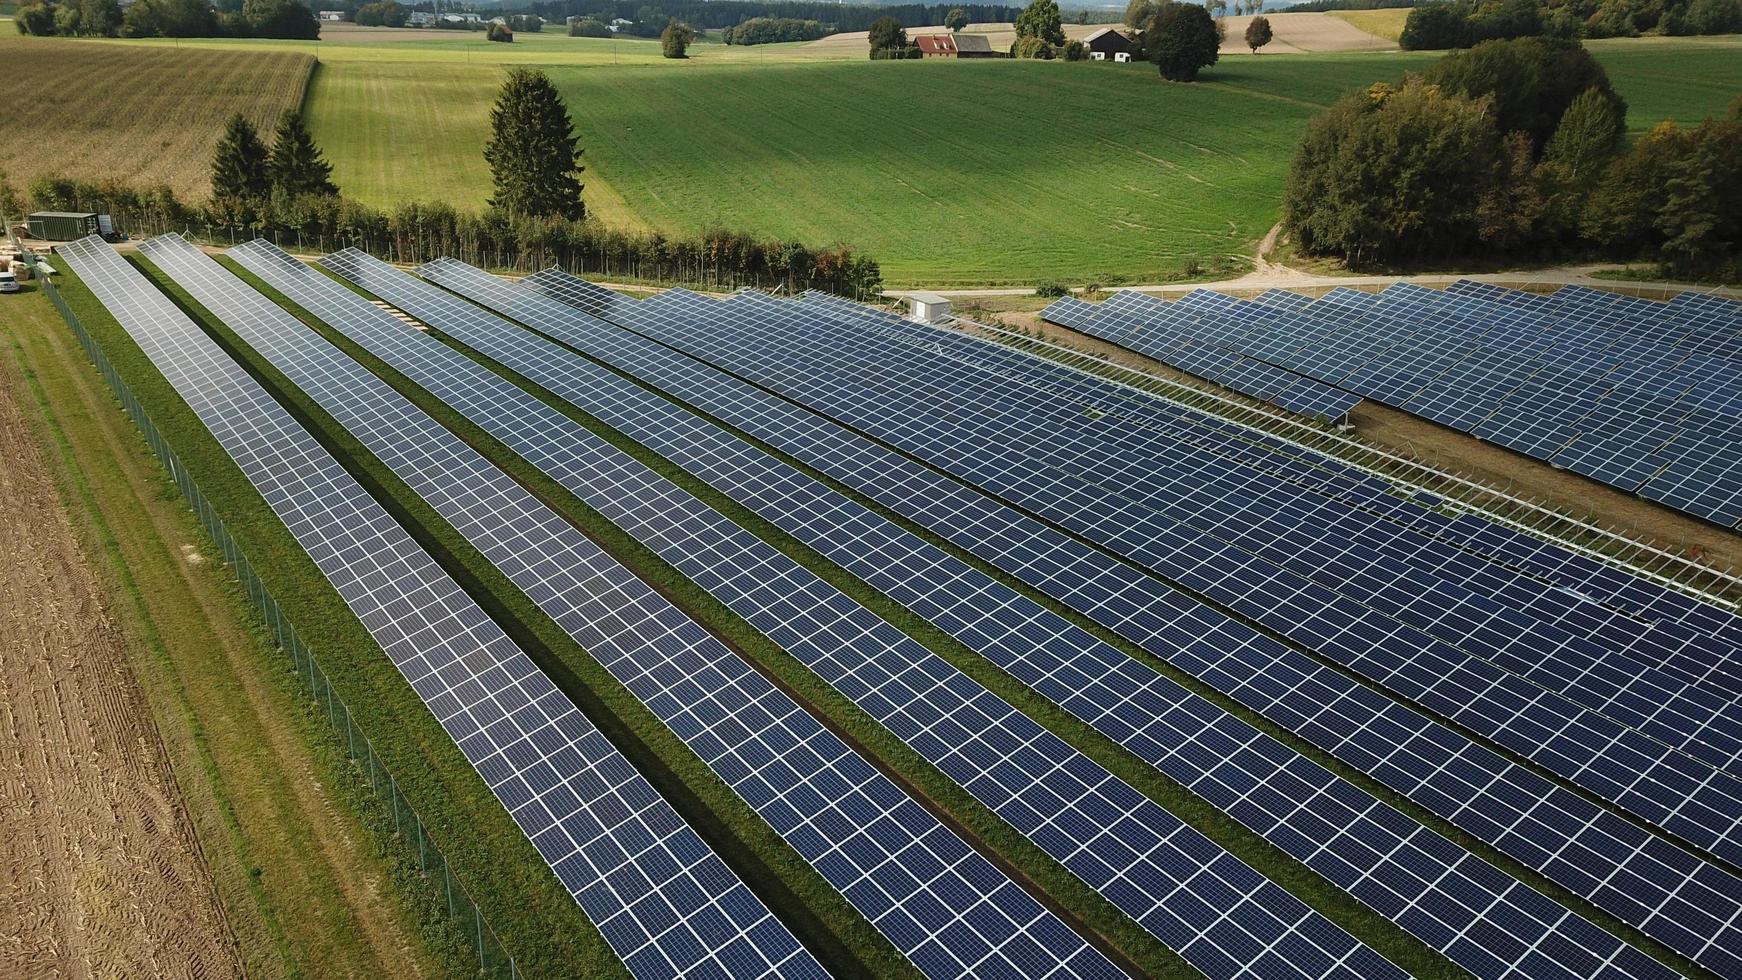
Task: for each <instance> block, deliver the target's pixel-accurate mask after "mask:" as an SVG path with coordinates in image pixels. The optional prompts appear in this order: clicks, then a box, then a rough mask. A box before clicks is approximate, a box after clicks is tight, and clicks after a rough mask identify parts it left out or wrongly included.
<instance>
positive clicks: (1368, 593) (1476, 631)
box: [755, 300, 1742, 767]
mask: <svg viewBox="0 0 1742 980" xmlns="http://www.w3.org/2000/svg"><path fill="white" fill-rule="evenodd" d="M755 302H763V303H768V302H770V301H768V300H757V301H755ZM891 329H892V331H893V330H912V331H926V332H927V333H928V334H930V335H937V334H938V333H939V332H938V331H936V330H927V328H923V327H918V326H914V325H910V324H901V325H899V326H897V327H893V328H891ZM885 335H886V336H887V335H888V334H885ZM946 344H949V345H954V346H957V347H963V346H972V347H980V348H983V347H985V346H986V345H985V344H984V343H982V342H980V341H977V340H974V339H972V338H968V337H965V336H956V337H949V338H943V339H938V340H935V341H933V340H932V338H931V337H930V336H928V337H925V338H923V340H922V341H921V346H922V347H923V348H924V349H923V351H922V353H924V354H926V355H928V356H929V357H928V359H929V361H930V362H931V363H917V362H916V363H915V364H914V366H913V367H912V368H911V369H910V370H907V371H905V372H904V373H903V381H904V383H906V384H908V385H915V384H918V383H927V382H929V383H930V384H931V385H932V386H933V390H934V391H938V392H942V393H943V397H944V398H951V399H955V400H957V401H958V402H960V401H966V402H969V403H972V404H973V405H974V406H975V408H976V416H977V417H979V418H987V417H989V416H996V417H997V418H998V420H999V422H1000V424H1001V425H1002V426H1003V430H1002V431H1003V434H1004V435H1006V436H1007V437H1008V438H1009V441H1010V442H1011V443H1013V444H1015V445H1021V446H1023V447H1024V448H1025V451H1027V452H1028V453H1029V454H1030V455H1033V456H1038V457H1041V458H1044V459H1046V460H1047V461H1048V463H1049V464H1050V465H1052V466H1055V467H1057V468H1059V469H1062V470H1064V471H1066V472H1069V473H1071V474H1073V475H1075V476H1078V477H1080V478H1082V479H1084V480H1086V481H1089V482H1091V483H1094V484H1097V485H1099V486H1102V487H1105V488H1107V489H1109V490H1112V491H1114V492H1116V493H1118V494H1119V495H1120V496H1121V497H1122V498H1123V499H1127V500H1132V501H1136V502H1138V503H1140V504H1142V505H1143V506H1145V507H1147V508H1149V509H1150V510H1152V511H1153V512H1155V513H1158V514H1161V515H1164V516H1166V517H1167V518H1169V519H1171V520H1174V521H1178V522H1179V523H1180V525H1181V526H1184V527H1190V528H1193V529H1196V530H1198V531H1201V532H1203V533H1205V534H1209V535H1212V536H1213V537H1214V538H1215V539H1217V540H1219V541H1222V542H1226V543H1228V544H1232V545H1234V546H1236V547H1238V548H1240V549H1242V550H1243V551H1245V552H1247V553H1250V554H1253V555H1256V556H1258V557H1260V558H1263V559H1265V560H1267V561H1270V562H1273V563H1275V564H1276V565H1277V566H1279V567H1282V568H1285V569H1287V570H1289V571H1291V572H1294V573H1296V574H1298V575H1300V576H1303V577H1305V578H1307V579H1310V580H1312V581H1314V582H1316V583H1317V584H1319V585H1321V586H1324V587H1326V588H1330V589H1333V590H1335V591H1336V592H1338V593H1339V594H1341V595H1344V596H1347V597H1349V598H1351V599H1355V600H1358V601H1359V602H1361V603H1362V604H1363V605H1364V606H1365V607H1367V608H1371V609H1375V610H1378V611H1380V612H1383V613H1386V614H1388V615H1392V616H1395V617H1397V619H1398V621H1400V622H1402V623H1404V624H1406V625H1408V626H1411V627H1414V628H1417V629H1420V630H1422V631H1424V632H1426V633H1428V634H1431V635H1433V636H1435V637H1436V638H1438V639H1440V640H1442V641H1444V642H1447V643H1450V644H1452V645H1454V646H1457V647H1459V648H1461V649H1462V650H1464V651H1465V652H1467V653H1470V654H1473V655H1475V656H1478V657H1481V658H1483V659H1485V660H1488V661H1491V662H1493V663H1495V664H1498V665H1500V666H1502V667H1505V668H1506V669H1508V670H1510V671H1512V672H1514V673H1517V674H1519V675H1520V676H1523V677H1526V678H1529V679H1530V680H1532V681H1534V682H1536V683H1539V684H1542V685H1543V686H1545V687H1547V688H1549V689H1550V690H1554V691H1558V692H1560V693H1563V694H1566V695H1567V696H1568V697H1569V698H1571V699H1572V700H1574V701H1576V702H1577V703H1579V704H1581V705H1583V706H1584V707H1586V708H1589V709H1592V710H1594V711H1598V712H1601V713H1603V714H1605V715H1606V716H1609V717H1612V718H1614V719H1616V720H1618V721H1621V722H1622V723H1624V724H1627V725H1629V726H1631V727H1634V728H1636V729H1639V730H1640V731H1643V732H1645V733H1647V734H1649V735H1651V736H1653V737H1655V738H1659V739H1661V740H1663V741H1664V742H1666V743H1668V744H1670V745H1673V746H1675V747H1677V748H1681V749H1684V750H1686V751H1688V752H1690V753H1692V754H1694V755H1695V756H1697V757H1699V758H1702V759H1705V760H1706V761H1708V762H1710V763H1712V764H1713V765H1715V766H1719V767H1730V766H1733V765H1736V764H1737V759H1738V751H1739V750H1742V708H1739V707H1738V706H1736V705H1734V704H1732V703H1731V702H1730V699H1729V698H1728V697H1727V696H1726V695H1724V694H1722V693H1719V692H1713V691H1707V690H1704V689H1701V688H1697V687H1694V686H1693V685H1692V684H1691V683H1690V682H1689V681H1688V680H1686V679H1685V678H1683V677H1681V676H1677V675H1676V674H1674V673H1672V672H1670V671H1666V670H1664V669H1661V668H1659V667H1658V666H1656V665H1655V664H1654V663H1653V662H1652V659H1653V658H1656V657H1660V656H1665V655H1668V656H1671V657H1679V658H1682V659H1683V660H1685V661H1686V662H1688V663H1690V664H1694V665H1701V667H1699V668H1696V669H1703V665H1705V664H1709V663H1711V662H1712V661H1713V660H1714V659H1718V658H1723V659H1726V660H1742V654H1739V653H1738V651H1736V650H1735V649H1734V648H1733V647H1731V646H1730V645H1729V644H1725V643H1720V642H1719V641H1716V640H1714V639H1712V638H1711V637H1705V636H1699V635H1697V634H1691V635H1689V636H1687V637H1683V638H1682V639H1683V640H1684V641H1688V643H1689V644H1691V648H1689V647H1688V646H1687V645H1684V646H1676V645H1675V641H1674V639H1673V638H1670V637H1666V636H1661V635H1659V636H1656V637H1649V638H1648V637H1647V636H1646V634H1647V633H1648V632H1650V631H1648V630H1647V628H1646V627H1645V626H1644V625H1643V624H1639V623H1636V622H1634V621H1632V620H1628V619H1625V618H1624V617H1619V616H1611V617H1608V618H1607V620H1606V621H1602V622H1600V623H1585V624H1583V625H1585V626H1586V627H1587V628H1589V627H1592V626H1598V627H1600V628H1598V629H1595V630H1594V631H1592V632H1590V633H1587V634H1586V635H1582V636H1581V635H1579V634H1578V633H1576V632H1574V631H1572V630H1569V629H1567V628H1564V627H1562V626H1560V625H1558V624H1554V623H1550V622H1545V621H1543V620H1541V619H1539V618H1537V617H1536V616H1533V615H1525V614H1524V611H1523V610H1520V609H1519V608H1517V607H1516V606H1515V605H1511V604H1508V603H1505V602H1502V601H1499V600H1498V599H1495V598H1493V597H1491V596H1489V595H1487V594H1485V593H1484V592H1482V591H1478V590H1476V589H1473V588H1471V587H1469V586H1467V585H1466V584H1464V583H1461V582H1448V581H1445V580H1443V578H1442V577H1441V574H1440V571H1439V570H1437V569H1425V568H1421V567H1419V566H1418V565H1416V564H1415V563H1414V562H1413V561H1412V560H1411V558H1412V557H1413V555H1411V554H1407V553H1406V554H1405V555H1403V556H1393V555H1386V554H1384V553H1382V552H1381V551H1380V550H1379V549H1378V548H1376V547H1374V546H1373V545H1372V544H1371V543H1370V542H1371V541H1372V540H1373V532H1374V530H1375V527H1376V525H1377V523H1378V522H1376V521H1373V520H1366V521H1362V520H1359V519H1358V515H1355V514H1352V513H1350V512H1349V511H1348V509H1347V508H1344V507H1341V506H1339V505H1335V504H1333V503H1331V502H1329V501H1325V500H1323V499H1322V498H1317V497H1315V496H1312V495H1308V494H1303V493H1300V492H1298V491H1297V490H1295V489H1293V488H1290V487H1286V486H1284V485H1281V484H1278V483H1275V482H1273V481H1267V480H1265V479H1263V478H1262V477H1259V476H1257V475H1256V474H1253V473H1252V472H1251V471H1250V470H1246V469H1244V468H1241V467H1233V466H1229V465H1226V464H1225V463H1223V462H1222V461H1221V460H1218V459H1216V458H1214V457H1212V456H1210V455H1209V454H1206V453H1201V452H1196V451H1195V450H1193V449H1192V447H1189V446H1182V445H1180V444H1178V443H1177V442H1174V441H1172V440H1169V439H1165V438H1163V437H1162V436H1161V435H1159V434H1154V435H1152V434H1148V433H1143V432H1140V431H1131V430H1129V428H1128V427H1118V428H1117V429H1116V428H1115V424H1110V423H1108V422H1107V421H1106V420H1105V419H1102V418H1090V417H1087V416H1085V415H1084V414H1083V413H1082V412H1080V411H1078V410H1076V409H1075V408H1074V407H1071V406H1065V405H1056V404H1039V403H1037V402H1036V400H1035V399H1033V398H1032V397H1029V395H1030V390H1029V389H1023V388H1019V387H1018V386H1016V385H1013V384H1011V383H1010V382H1009V380H1008V379H1007V378H1005V377H1003V376H993V375H991V374H984V375H983V376H982V377H983V382H984V383H977V382H976V381H975V380H974V379H973V378H972V377H971V376H968V375H966V374H965V373H964V372H963V371H962V370H961V369H960V364H959V363H955V364H952V363H950V362H947V361H944V360H942V359H940V358H939V357H938V356H936V355H938V354H940V353H942V352H943V347H944V345H946ZM869 345H870V341H869V340H862V341H861V343H860V345H859V346H860V347H861V348H866V349H870V348H869ZM888 349H889V350H895V348H893V347H891V348H888ZM866 373H867V374H868V373H869V372H866ZM940 401H941V399H940ZM1393 543H1394V544H1401V543H1402V542H1401V541H1399V540H1395V539H1394V542H1393ZM1414 544H1415V545H1416V546H1417V547H1425V545H1426V542H1425V541H1417V542H1415V543H1414ZM1482 584H1483V585H1484V586H1486V587H1489V588H1491V587H1492V585H1493V583H1492V582H1491V581H1486V582H1484V583H1482ZM1525 585H1526V583H1514V588H1522V587H1524V586H1525ZM1535 593H1536V597H1537V598H1538V599H1558V598H1563V597H1561V596H1557V595H1555V594H1554V592H1553V591H1552V590H1548V589H1536V590H1535ZM1660 632H1661V631H1660ZM1648 639H1650V640H1652V641H1653V642H1650V643H1649V644H1648V643H1647V642H1646V641H1647V640H1648ZM1641 646H1643V647H1644V650H1643V654H1642V650H1641Z"/></svg>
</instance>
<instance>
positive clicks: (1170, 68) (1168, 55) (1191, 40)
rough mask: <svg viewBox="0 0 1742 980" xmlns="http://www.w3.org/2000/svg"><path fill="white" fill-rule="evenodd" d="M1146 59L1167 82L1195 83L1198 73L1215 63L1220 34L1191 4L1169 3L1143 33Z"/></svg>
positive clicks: (1205, 13) (1204, 12)
mask: <svg viewBox="0 0 1742 980" xmlns="http://www.w3.org/2000/svg"><path fill="white" fill-rule="evenodd" d="M1143 44H1144V48H1145V50H1146V52H1147V54H1148V56H1149V60H1150V61H1153V62H1155V65H1156V67H1157V68H1158V69H1160V71H1161V77H1163V78H1165V79H1167V80H1168V81H1170V82H1191V81H1196V80H1197V77H1198V72H1199V71H1201V70H1202V69H1204V68H1205V67H1207V66H1209V65H1213V64H1215V63H1216V59H1217V57H1218V56H1219V55H1218V49H1219V48H1221V46H1222V32H1221V30H1220V29H1218V27H1217V25H1216V21H1215V18H1213V17H1211V16H1210V12H1209V11H1208V10H1205V9H1204V8H1203V7H1200V6H1198V5H1197V4H1195V3H1169V4H1165V5H1163V6H1162V8H1161V11H1160V12H1159V13H1157V14H1156V15H1155V17H1154V18H1152V19H1151V20H1150V22H1149V27H1148V29H1146V30H1145V31H1144V32H1143Z"/></svg>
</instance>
